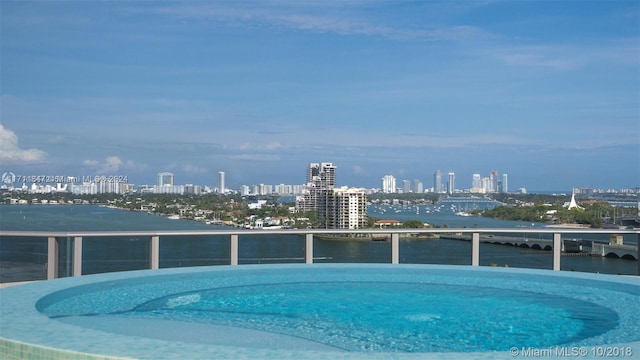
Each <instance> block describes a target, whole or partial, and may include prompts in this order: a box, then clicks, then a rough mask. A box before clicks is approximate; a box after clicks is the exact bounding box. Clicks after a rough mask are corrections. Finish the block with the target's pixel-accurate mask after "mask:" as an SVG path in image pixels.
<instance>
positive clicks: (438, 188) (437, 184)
mask: <svg viewBox="0 0 640 360" xmlns="http://www.w3.org/2000/svg"><path fill="white" fill-rule="evenodd" d="M433 191H434V192H436V193H441V192H444V186H443V184H442V173H441V172H440V170H436V172H435V174H433Z"/></svg>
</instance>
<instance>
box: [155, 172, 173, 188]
mask: <svg viewBox="0 0 640 360" xmlns="http://www.w3.org/2000/svg"><path fill="white" fill-rule="evenodd" d="M173 181H174V176H173V173H170V172H161V173H158V183H157V185H158V186H164V185H174V182H173Z"/></svg>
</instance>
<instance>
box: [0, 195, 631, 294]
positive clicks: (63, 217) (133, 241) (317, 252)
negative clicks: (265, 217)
mask: <svg viewBox="0 0 640 360" xmlns="http://www.w3.org/2000/svg"><path fill="white" fill-rule="evenodd" d="M466 210H473V205H470V204H457V205H456V208H452V207H451V206H450V205H447V206H435V205H429V206H425V205H422V206H420V207H419V209H416V208H415V207H404V208H403V207H402V206H395V207H394V206H387V207H379V206H378V207H373V206H372V207H371V208H370V215H372V216H375V217H376V218H381V219H397V220H401V221H404V220H408V219H418V220H421V221H423V222H426V223H429V224H432V225H434V226H445V225H446V226H449V227H478V228H517V227H529V228H531V227H533V228H542V227H544V224H541V223H533V224H532V223H526V222H517V221H503V220H495V219H488V218H482V217H467V216H458V215H456V214H455V213H456V212H459V211H466ZM216 228H218V229H222V228H224V227H220V226H211V225H206V224H203V223H198V222H194V221H188V220H170V219H167V218H166V217H161V216H154V215H148V214H146V213H139V212H130V211H123V210H118V209H111V208H106V207H100V206H95V205H0V229H2V230H31V231H90V230H94V231H108V230H124V231H126V230H131V231H134V230H138V231H143V230H212V229H216ZM568 237H570V238H575V236H568ZM592 237H593V238H594V239H595V240H600V241H606V240H607V239H606V236H605V237H600V238H598V236H597V235H592ZM625 243H633V239H632V237H629V238H627V237H625ZM70 251H71V241H70V239H62V240H61V251H60V253H61V254H60V269H59V273H60V274H61V275H65V274H69V273H70V256H69V254H70ZM304 253H305V249H304V238H303V237H302V236H297V235H288V236H287V235H282V236H270V235H264V236H242V235H240V237H239V258H240V259H239V262H240V263H241V264H251V263H280V262H291V263H295V262H304ZM46 254H47V244H46V239H44V238H9V237H3V238H0V282H7V281H23V280H34V279H44V278H46V261H47V260H46V258H47V256H46ZM314 256H315V257H316V259H315V260H314V261H315V262H332V263H337V262H354V263H358V262H362V263H388V262H390V259H391V248H390V244H389V243H386V242H367V241H328V240H319V239H315V240H314ZM148 258H149V246H148V239H147V238H138V237H119V238H118V237H116V238H113V237H110V238H91V239H85V240H84V242H83V265H82V267H83V273H84V274H93V273H100V272H111V271H121V270H137V269H145V268H147V267H148ZM229 261H230V260H229V238H228V236H199V237H187V238H181V237H175V236H174V237H171V236H166V237H161V240H160V267H162V268H164V267H182V266H203V265H223V264H228V263H229ZM400 261H401V262H403V263H417V264H421V263H422V264H449V265H469V264H470V261H471V244H470V243H469V242H465V241H455V240H445V239H439V240H413V241H402V242H401V244H400ZM561 264H562V265H561V268H562V270H575V271H585V272H601V273H610V274H635V273H636V272H637V262H636V261H631V260H621V259H610V258H601V257H590V256H584V257H563V258H562V261H561ZM480 265H484V266H489V265H496V266H509V267H529V268H541V269H551V267H552V255H551V252H550V251H535V250H530V249H520V248H514V247H509V246H503V245H494V244H481V246H480Z"/></svg>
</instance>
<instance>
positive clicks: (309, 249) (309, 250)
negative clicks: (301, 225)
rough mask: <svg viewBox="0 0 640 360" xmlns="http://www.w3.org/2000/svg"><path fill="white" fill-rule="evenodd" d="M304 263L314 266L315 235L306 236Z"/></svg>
mask: <svg viewBox="0 0 640 360" xmlns="http://www.w3.org/2000/svg"><path fill="white" fill-rule="evenodd" d="M304 261H305V263H307V264H313V234H306V235H305V255H304Z"/></svg>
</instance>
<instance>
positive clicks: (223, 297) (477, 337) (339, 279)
mask: <svg viewBox="0 0 640 360" xmlns="http://www.w3.org/2000/svg"><path fill="white" fill-rule="evenodd" d="M215 270H221V271H215ZM237 270H238V268H235V269H229V268H226V270H224V269H220V268H218V269H214V271H204V272H191V273H180V274H174V275H171V274H166V273H165V275H161V276H144V277H142V278H140V277H138V278H136V277H133V278H130V279H125V280H120V281H102V282H97V283H92V284H89V285H84V286H76V287H72V288H68V289H65V290H61V291H56V292H53V293H51V294H49V295H47V296H46V297H44V298H41V299H40V300H39V301H38V302H37V304H36V308H37V309H38V311H40V312H41V313H43V314H45V315H47V316H49V317H50V318H51V319H55V320H58V321H63V322H66V323H70V324H73V325H76V326H80V327H85V326H88V327H90V328H98V329H100V330H101V331H107V332H114V333H116V334H122V332H123V331H128V332H133V333H134V334H135V335H136V336H141V335H142V334H144V333H146V334H149V335H150V336H156V337H157V336H158V335H160V336H164V334H163V332H162V331H157V330H158V327H164V326H167V329H169V331H170V334H171V336H172V339H173V338H174V337H175V331H172V330H173V326H174V325H173V324H174V322H175V321H179V322H181V323H183V322H184V323H192V324H193V323H198V324H207V325H214V326H224V327H226V330H224V331H226V332H229V331H230V330H229V329H253V330H260V331H264V332H268V333H275V334H282V335H287V336H291V337H294V338H296V339H307V340H310V341H313V342H315V343H320V344H324V345H327V346H329V347H330V348H331V349H332V350H338V349H342V350H347V351H355V352H394V353H396V352H450V351H456V352H469V351H490V350H495V351H507V350H508V349H509V348H511V347H512V346H514V344H518V346H522V347H536V348H543V347H544V348H546V347H550V346H553V345H561V344H562V345H564V346H569V344H570V345H572V346H573V345H575V346H579V345H581V346H586V345H591V346H593V345H595V344H601V343H612V342H626V341H632V340H635V339H637V336H638V335H637V332H636V331H634V330H635V329H636V328H639V327H640V323H638V322H637V321H636V320H637V318H638V316H637V315H635V313H633V312H632V311H631V313H632V314H627V313H628V312H629V310H628V307H629V304H635V302H637V301H638V298H637V294H633V293H632V292H631V291H630V290H629V289H628V288H627V286H626V285H618V286H617V284H608V285H607V286H603V285H602V284H601V283H600V282H597V281H589V280H585V279H584V278H574V277H564V278H558V277H555V276H542V275H541V274H540V273H534V274H530V273H529V274H526V273H513V272H509V273H504V272H494V271H483V272H479V271H456V270H452V269H451V268H449V269H448V270H447V271H446V275H444V274H442V271H441V270H440V269H435V268H431V269H425V268H416V267H411V266H403V265H399V266H395V267H392V268H390V267H376V266H373V265H367V266H366V267H357V266H356V267H354V266H351V265H349V266H341V265H337V266H335V267H333V266H332V267H322V268H315V269H309V267H307V266H304V265H301V266H298V267H288V268H284V267H268V266H267V267H259V268H255V267H254V268H250V269H243V270H242V271H237ZM541 277H542V278H541ZM142 294H144V295H142ZM603 305H605V306H603ZM625 308H626V309H627V310H626V311H623V312H622V313H619V312H618V311H620V310H621V309H625ZM505 309H509V311H505ZM116 319H117V320H121V319H126V320H127V326H126V327H125V328H126V330H123V326H120V325H121V324H122V323H121V322H120V321H117V322H116V323H115V324H117V326H115V327H114V326H113V323H112V324H111V325H110V324H109V322H110V320H116ZM157 319H162V320H169V322H168V323H167V322H165V325H160V324H158V325H157V326H156V327H154V329H153V334H151V333H150V332H149V330H148V328H149V327H148V326H146V324H147V322H146V321H145V320H157ZM104 320H107V321H104ZM101 321H104V322H103V324H102V325H100V322H101ZM169 324H170V325H169ZM620 324H629V325H623V326H625V327H624V328H623V327H622V326H619V325H620ZM211 330H213V328H211ZM211 330H209V331H205V332H206V333H207V334H208V335H209V336H206V339H197V340H195V339H194V338H196V337H197V334H193V335H194V336H189V340H188V341H193V342H196V343H204V344H212V343H213V344H228V343H227V341H228V340H227V339H225V340H224V342H219V341H220V340H219V339H218V338H219V336H211ZM197 332H202V331H197ZM183 333H184V331H183ZM143 336H144V335H143ZM236 337H241V336H236ZM252 346H254V345H252ZM148 356H149V357H153V355H148Z"/></svg>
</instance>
